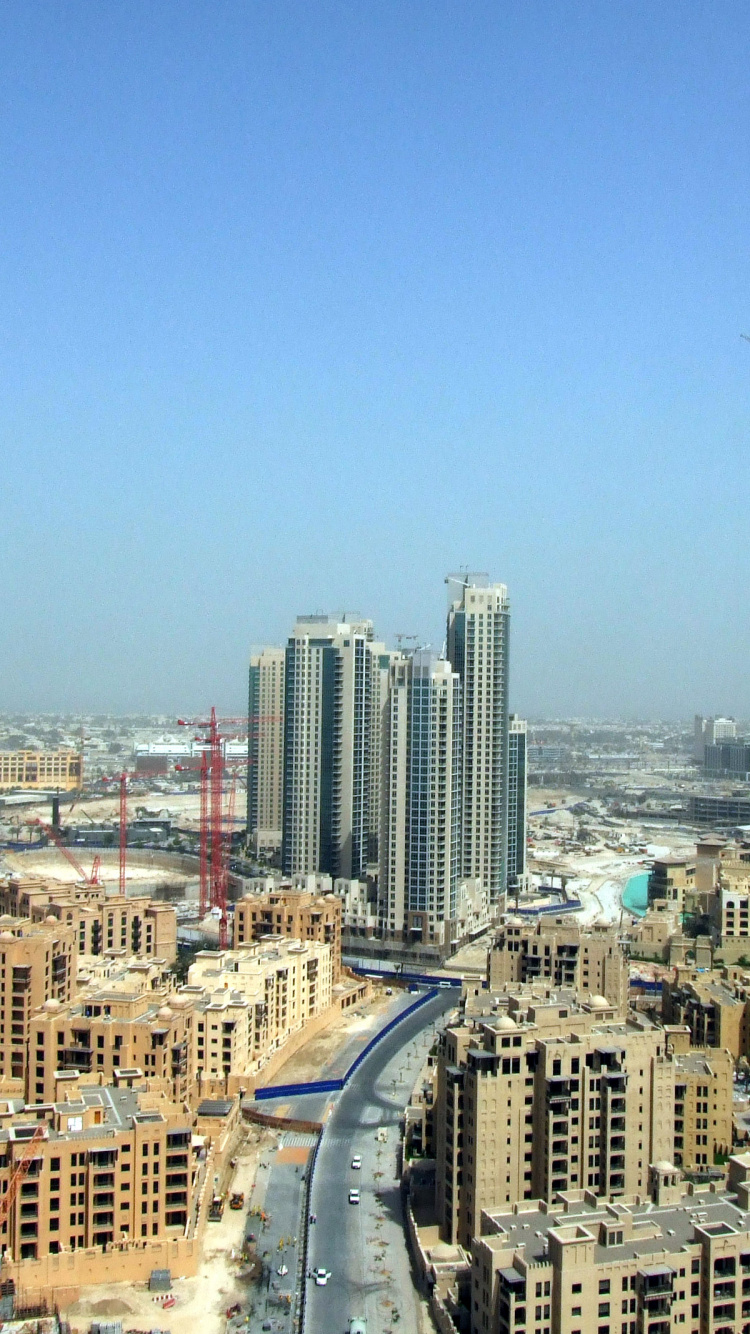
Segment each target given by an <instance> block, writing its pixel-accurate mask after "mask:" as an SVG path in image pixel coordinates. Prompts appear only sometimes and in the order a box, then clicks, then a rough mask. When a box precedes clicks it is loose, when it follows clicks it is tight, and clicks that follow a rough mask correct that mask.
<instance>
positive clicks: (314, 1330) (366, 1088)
mask: <svg viewBox="0 0 750 1334" xmlns="http://www.w3.org/2000/svg"><path fill="white" fill-rule="evenodd" d="M455 1004H456V993H455V992H454V991H452V990H451V991H448V990H445V991H440V992H439V993H438V995H437V996H435V997H434V998H433V999H432V1000H431V1001H428V1002H427V1004H426V1005H424V1006H422V1008H421V1009H420V1010H417V1011H416V1013H415V1014H413V1015H410V1017H409V1018H408V1019H405V1020H404V1021H403V1023H401V1024H399V1025H398V1027H397V1028H396V1029H394V1031H393V1032H392V1033H389V1034H388V1036H387V1037H385V1038H383V1040H382V1042H380V1043H378V1045H377V1046H376V1047H375V1048H374V1050H373V1051H372V1053H371V1054H370V1055H369V1056H368V1057H367V1058H366V1060H364V1061H363V1062H362V1065H361V1066H360V1068H359V1070H357V1072H356V1074H355V1075H353V1076H352V1078H351V1080H350V1081H349V1083H348V1084H347V1086H346V1088H345V1089H343V1090H342V1092H341V1093H340V1094H339V1096H338V1098H337V1100H336V1102H335V1104H334V1106H333V1110H332V1112H331V1115H330V1116H329V1118H328V1122H327V1124H326V1128H325V1131H324V1133H323V1138H322V1140H321V1144H320V1149H319V1151H318V1158H317V1163H316V1166H315V1175H314V1177H313V1184H312V1194H311V1201H310V1209H311V1212H312V1213H313V1214H315V1215H316V1217H317V1223H316V1224H314V1225H313V1226H311V1227H310V1240H309V1247H308V1268H309V1269H316V1268H318V1267H320V1266H322V1267H323V1268H325V1269H327V1270H330V1271H331V1278H330V1280H329V1282H328V1284H327V1285H326V1286H325V1287H317V1286H316V1284H315V1283H314V1282H313V1281H312V1280H311V1279H307V1280H306V1283H307V1305H306V1308H305V1323H304V1330H305V1334H345V1332H346V1330H347V1329H348V1327H349V1320H350V1319H351V1317H352V1316H364V1317H365V1318H366V1319H367V1329H368V1334H383V1331H385V1330H388V1329H390V1328H391V1325H392V1322H393V1316H394V1313H395V1312H398V1316H397V1321H396V1322H393V1323H394V1324H395V1323H397V1325H398V1327H399V1329H401V1330H404V1331H406V1330H414V1329H417V1328H418V1321H417V1309H416V1294H415V1292H414V1287H413V1284H412V1281H411V1271H410V1267H409V1256H408V1252H407V1248H406V1239H405V1236H404V1231H403V1214H402V1209H401V1196H400V1188H399V1181H398V1178H397V1175H396V1172H397V1161H398V1148H399V1142H400V1134H399V1120H400V1117H401V1115H402V1113H403V1108H404V1104H405V1102H406V1099H407V1097H408V1095H409V1093H410V1091H411V1088H412V1085H413V1083H414V1080H415V1078H416V1077H417V1074H418V1073H419V1070H420V1068H421V1066H422V1064H423V1062H424V1057H425V1053H426V1051H427V1049H428V1048H429V1045H430V1042H431V1040H432V1035H433V1031H434V1029H435V1026H436V1024H437V1023H438V1022H439V1021H440V1019H441V1018H442V1017H443V1015H444V1014H445V1012H446V1011H447V1010H450V1009H452V1008H453V1007H454V1006H455ZM379 1130H380V1131H381V1135H382V1134H383V1133H384V1135H385V1138H384V1139H380V1140H379V1139H378V1131H379ZM355 1153H356V1154H360V1155H361V1157H362V1170H361V1171H354V1170H353V1169H352V1167H351V1160H352V1156H353V1155H354V1154H355ZM351 1188H357V1189H359V1191H360V1197H361V1203H360V1204H358V1205H350V1204H349V1203H348V1195H349V1190H350V1189H351ZM376 1196H379V1198H377V1197H376Z"/></svg>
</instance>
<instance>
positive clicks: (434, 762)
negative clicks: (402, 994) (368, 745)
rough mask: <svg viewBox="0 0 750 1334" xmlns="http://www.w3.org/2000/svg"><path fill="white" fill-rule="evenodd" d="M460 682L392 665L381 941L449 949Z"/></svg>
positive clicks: (434, 668) (418, 663)
mask: <svg viewBox="0 0 750 1334" xmlns="http://www.w3.org/2000/svg"><path fill="white" fill-rule="evenodd" d="M461 723H462V712H461V681H460V678H459V676H458V674H457V673H456V672H454V671H453V670H452V668H451V666H450V663H448V662H447V661H446V660H445V659H439V658H437V657H435V656H434V655H433V654H431V653H429V652H421V651H420V652H417V653H414V654H412V655H411V657H408V658H400V659H397V660H396V661H394V662H392V663H391V667H390V688H389V692H388V707H387V710H386V727H385V740H384V744H383V806H382V811H383V823H382V831H381V839H380V853H381V855H380V902H381V918H382V933H383V935H384V936H385V938H386V939H394V940H398V941H404V942H406V943H410V944H422V943H428V944H437V945H442V944H445V943H448V942H449V940H450V938H451V934H450V933H451V923H452V922H453V921H454V919H455V918H456V899H457V889H458V882H459V878H460V872H461V867H460V858H461V842H460V838H461Z"/></svg>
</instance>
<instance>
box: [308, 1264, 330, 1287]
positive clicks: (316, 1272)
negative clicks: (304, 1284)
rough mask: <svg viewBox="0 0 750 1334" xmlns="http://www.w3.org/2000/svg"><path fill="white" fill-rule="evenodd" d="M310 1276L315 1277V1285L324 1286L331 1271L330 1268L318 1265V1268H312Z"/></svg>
mask: <svg viewBox="0 0 750 1334" xmlns="http://www.w3.org/2000/svg"><path fill="white" fill-rule="evenodd" d="M312 1276H313V1278H314V1279H315V1282H316V1284H317V1286H318V1287H319V1288H324V1287H325V1285H326V1283H327V1282H328V1280H329V1278H330V1277H331V1271H330V1269H323V1268H322V1267H319V1268H318V1269H313V1271H312Z"/></svg>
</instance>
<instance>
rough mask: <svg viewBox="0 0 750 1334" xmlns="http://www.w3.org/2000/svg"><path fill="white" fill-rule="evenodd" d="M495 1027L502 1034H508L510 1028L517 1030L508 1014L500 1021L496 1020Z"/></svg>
mask: <svg viewBox="0 0 750 1334" xmlns="http://www.w3.org/2000/svg"><path fill="white" fill-rule="evenodd" d="M496 1027H497V1028H498V1029H500V1030H502V1032H503V1033H508V1032H510V1030H511V1029H512V1028H518V1024H517V1023H516V1021H515V1019H511V1017H510V1015H509V1014H504V1015H503V1017H502V1019H498V1021H497V1025H496Z"/></svg>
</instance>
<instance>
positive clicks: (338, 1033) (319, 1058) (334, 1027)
mask: <svg viewBox="0 0 750 1334" xmlns="http://www.w3.org/2000/svg"><path fill="white" fill-rule="evenodd" d="M389 1001H390V997H388V996H386V994H385V990H384V989H382V988H380V987H378V988H377V989H376V991H375V993H374V995H373V996H371V997H370V999H369V1000H368V1001H365V1002H364V1004H362V1005H358V1006H357V1008H356V1010H353V1011H352V1012H351V1014H350V1015H349V1016H347V1018H345V1019H342V1020H338V1019H334V1020H333V1021H332V1022H331V1024H330V1025H329V1027H328V1028H325V1029H324V1030H323V1032H322V1033H319V1034H318V1036H317V1037H314V1038H313V1039H312V1041H310V1042H308V1043H306V1044H305V1046H304V1047H303V1048H302V1049H301V1051H298V1052H296V1054H295V1055H294V1056H290V1057H289V1060H288V1061H285V1062H284V1064H283V1065H282V1066H281V1068H280V1070H277V1072H276V1074H275V1075H274V1077H273V1082H274V1084H301V1083H304V1082H305V1081H306V1080H309V1079H315V1078H316V1077H317V1076H318V1075H319V1073H320V1070H321V1068H322V1067H323V1066H324V1065H325V1064H326V1062H327V1061H330V1060H331V1059H332V1057H334V1056H335V1055H336V1054H337V1052H339V1051H340V1050H341V1049H342V1047H345V1046H346V1044H347V1042H348V1041H349V1040H350V1038H352V1037H355V1036H356V1035H357V1034H358V1033H366V1032H368V1030H369V1029H371V1028H373V1027H374V1025H375V1022H376V1020H377V1018H378V1016H379V1015H381V1014H382V1013H383V1011H384V1010H386V1009H387V1008H388V1005H389Z"/></svg>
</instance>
